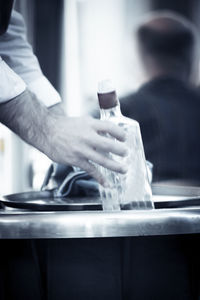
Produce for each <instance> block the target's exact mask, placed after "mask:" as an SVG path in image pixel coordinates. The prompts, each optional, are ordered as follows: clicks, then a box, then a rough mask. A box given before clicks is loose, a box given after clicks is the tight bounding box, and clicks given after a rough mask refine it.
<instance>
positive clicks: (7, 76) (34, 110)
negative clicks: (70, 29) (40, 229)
mask: <svg viewBox="0 0 200 300" xmlns="http://www.w3.org/2000/svg"><path fill="white" fill-rule="evenodd" d="M12 5H13V1H12V0H5V1H3V0H0V34H1V36H0V122H1V123H3V124H5V125H6V126H7V127H8V128H10V129H11V130H12V131H13V132H15V133H16V134H18V135H19V136H20V137H21V138H22V139H23V140H24V141H26V142H27V143H29V144H31V145H33V146H34V147H36V148H37V149H39V150H40V151H42V152H43V153H45V154H46V155H47V156H48V157H49V158H51V159H52V160H53V161H55V162H58V163H61V164H70V165H74V166H78V167H80V168H82V169H83V170H85V171H87V172H88V173H89V174H91V175H92V176H93V177H94V178H96V180H97V181H98V182H99V183H100V184H103V185H105V186H106V178H103V177H102V175H101V174H100V173H99V171H98V170H97V168H96V167H95V164H100V165H102V166H104V167H106V168H109V169H111V170H113V171H117V172H121V173H124V172H126V167H125V166H124V165H123V164H121V163H118V162H115V161H114V160H112V159H111V158H109V156H108V155H107V154H108V153H109V152H113V153H115V154H117V155H119V156H124V155H126V148H125V146H124V145H123V143H122V141H124V139H125V133H124V132H123V130H121V129H120V128H119V127H117V126H115V125H114V124H112V123H110V122H102V121H99V120H94V119H92V118H89V117H88V118H68V117H66V116H65V114H64V112H63V109H62V107H61V104H60V102H61V101H60V96H59V95H58V93H57V92H56V91H55V89H54V88H53V87H52V86H51V84H50V83H49V81H48V80H47V79H46V78H45V77H44V75H43V74H42V72H41V70H40V67H39V64H38V61H37V59H36V57H35V56H34V55H33V53H32V49H31V48H30V46H29V45H28V43H27V41H26V37H25V29H24V24H23V20H22V18H21V16H20V15H19V14H18V13H16V12H12V15H11V10H12ZM10 15H11V18H10ZM9 20H10V22H9ZM1 57H2V58H1ZM101 133H104V135H102V134H101ZM106 134H109V135H111V136H113V137H114V138H116V139H117V140H115V141H113V140H112V139H109V138H107V137H106ZM94 163H95V164H94ZM88 242H89V241H88ZM42 243H43V241H41V244H40V241H38V243H35V242H34V241H29V240H17V241H15V240H9V241H8V240H7V241H3V240H0V254H1V258H2V259H1V260H0V299H1V300H3V299H5V300H6V299H9V300H12V299H13V300H26V299H29V300H31V299H38V300H39V299H46V298H45V296H46V287H47V293H50V295H51V294H52V293H51V289H50V287H52V286H53V285H52V284H51V283H50V281H51V280H49V276H51V275H53V276H54V275H55V276H57V279H56V280H55V281H54V283H55V282H57V284H56V286H58V283H59V282H61V281H60V280H59V275H60V271H59V270H60V268H62V266H65V264H62V261H59V264H58V265H56V267H57V270H56V272H55V273H54V274H52V272H54V267H55V264H54V260H52V263H53V265H52V264H51V259H50V264H47V265H46V260H47V259H48V257H49V256H48V251H50V254H49V255H52V251H53V250H54V248H53V246H54V245H53V246H51V244H50V245H49V244H48V241H44V245H43V244H42ZM86 243H87V242H86ZM106 243H107V241H105V244H106ZM108 244H110V242H109V241H108ZM70 247H71V244H70V242H69V245H68V243H67V245H66V248H65V247H62V245H61V248H59V247H58V249H57V252H56V254H55V258H59V251H61V252H62V251H64V254H66V252H65V250H66V251H68V250H69V252H70V249H71V248H70ZM112 247H113V245H112V243H111V249H110V248H109V249H108V251H107V252H108V254H107V257H108V261H105V262H104V267H105V266H107V265H108V264H109V263H111V262H110V261H112V260H111V259H110V254H112V251H111V250H112ZM91 248H92V246H91V244H88V249H87V251H86V252H87V253H86V254H85V255H84V256H85V260H86V255H87V257H88V259H89V258H90V257H91ZM106 248H107V247H106ZM78 249H80V246H79V248H77V250H78ZM96 250H97V248H94V250H93V252H94V253H93V257H94V260H95V257H96V255H97V252H96ZM80 251H81V250H80ZM109 251H110V252H109ZM78 252H79V251H78ZM73 253H74V249H72V253H71V254H72V255H73ZM98 253H99V254H98V255H99V258H101V255H102V253H101V249H99V251H98ZM53 254H54V253H53ZM53 257H54V255H53ZM61 258H62V257H61ZM69 258H70V256H69ZM100 262H101V260H99V273H100V274H101V275H102V276H103V278H104V275H105V272H103V271H102V267H101V263H100ZM64 263H67V259H66V257H65V258H64ZM78 264H79V263H78V261H77V265H78ZM93 267H94V269H95V268H96V267H95V265H93ZM51 269H52V272H51ZM73 269H74V270H73V271H74V274H76V268H75V267H74V268H73ZM66 270H68V269H67V268H66ZM66 270H65V271H66ZM70 274H71V276H73V275H74V274H72V272H70ZM80 276H81V274H80ZM85 278H86V277H85ZM91 278H92V279H93V278H94V274H93V273H91ZM110 278H112V273H111V274H110V273H109V274H108V276H107V279H108V280H106V281H107V286H108V289H109V291H110V290H111V289H112V288H109V287H110V281H109V279H110ZM47 279H48V281H47ZM61 279H62V280H64V281H65V282H66V280H67V281H68V284H70V283H69V279H67V278H66V277H65V274H64V275H63V276H62V278H61ZM95 280H97V279H95ZM46 283H47V284H46ZM74 283H76V282H75V281H74ZM95 284H96V285H97V286H99V285H98V282H96V283H95ZM113 284H114V282H113ZM65 286H66V285H64V286H63V288H65ZM99 288H101V286H100V287H99ZM86 289H87V288H86ZM59 290H60V289H59ZM77 290H79V293H81V289H79V288H78V289H77ZM60 291H61V290H60ZM87 291H88V292H89V291H90V289H89V288H88V289H87ZM61 292H62V291H61ZM55 293H56V296H55V298H54V299H58V298H59V296H58V297H57V291H55ZM92 293H96V289H93V290H92ZM68 294H69V293H67V294H65V295H64V297H65V299H66V297H67V295H68ZM49 297H50V296H49ZM48 299H50V298H48Z"/></svg>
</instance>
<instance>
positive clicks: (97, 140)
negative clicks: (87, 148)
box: [91, 134, 128, 156]
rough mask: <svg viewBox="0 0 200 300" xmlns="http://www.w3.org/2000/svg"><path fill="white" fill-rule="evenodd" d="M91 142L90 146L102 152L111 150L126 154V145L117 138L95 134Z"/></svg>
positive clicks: (117, 153)
mask: <svg viewBox="0 0 200 300" xmlns="http://www.w3.org/2000/svg"><path fill="white" fill-rule="evenodd" d="M91 142H92V146H93V147H95V149H97V150H100V151H103V152H111V153H114V154H116V155H120V156H126V155H127V154H128V149H127V147H126V146H125V145H124V144H123V143H121V142H119V141H117V140H113V139H110V138H107V137H104V136H100V135H98V134H97V135H95V137H94V138H93V139H92V141H91Z"/></svg>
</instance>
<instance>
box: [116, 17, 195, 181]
mask: <svg viewBox="0 0 200 300" xmlns="http://www.w3.org/2000/svg"><path fill="white" fill-rule="evenodd" d="M197 35H198V33H197V30H196V28H195V27H194V25H193V24H192V23H191V22H189V21H188V20H187V19H185V18H184V17H182V16H180V15H178V14H176V13H173V12H169V11H158V12H155V13H151V14H150V15H149V16H148V18H146V19H145V21H144V22H143V23H142V24H141V25H140V26H139V27H138V30H137V41H138V48H139V54H140V59H141V62H142V66H143V69H144V73H145V83H144V84H143V85H142V86H141V87H140V88H139V89H138V91H136V92H135V93H133V94H130V95H128V96H127V97H125V98H124V99H122V101H121V109H122V113H123V114H124V115H125V116H127V117H129V118H133V119H135V120H137V121H138V122H139V123H140V126H141V132H142V137H143V142H144V148H145V154H146V158H147V160H149V161H151V162H152V163H153V165H154V168H153V180H154V181H163V180H181V181H182V180H184V181H187V182H192V183H196V181H197V182H200V157H199V153H200V140H199V132H198V128H200V118H199V111H200V97H199V94H198V92H197V89H196V85H197V83H198V79H199V69H198V68H199V51H200V47H199V40H198V36H197Z"/></svg>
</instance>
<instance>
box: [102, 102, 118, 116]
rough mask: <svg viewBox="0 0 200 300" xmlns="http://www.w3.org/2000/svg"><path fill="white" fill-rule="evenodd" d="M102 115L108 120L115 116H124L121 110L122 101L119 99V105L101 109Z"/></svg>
mask: <svg viewBox="0 0 200 300" xmlns="http://www.w3.org/2000/svg"><path fill="white" fill-rule="evenodd" d="M100 115H101V120H107V119H110V118H113V117H120V116H122V113H121V110H120V103H119V101H118V103H117V105H116V106H114V107H112V108H107V109H103V108H101V109H100Z"/></svg>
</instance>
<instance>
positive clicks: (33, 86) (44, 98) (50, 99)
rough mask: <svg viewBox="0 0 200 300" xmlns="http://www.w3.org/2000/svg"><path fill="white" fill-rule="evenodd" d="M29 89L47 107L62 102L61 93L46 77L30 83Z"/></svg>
mask: <svg viewBox="0 0 200 300" xmlns="http://www.w3.org/2000/svg"><path fill="white" fill-rule="evenodd" d="M28 89H29V91H30V92H31V93H33V94H34V95H35V97H36V98H37V99H38V100H39V101H41V102H42V103H43V104H44V105H45V106H47V107H50V106H53V105H55V104H57V103H60V102H61V98H60V95H59V93H58V92H57V91H56V89H55V88H54V87H53V86H52V84H51V83H50V82H49V80H48V79H47V78H46V77H45V76H41V77H39V78H37V79H36V80H34V81H32V82H30V83H29V84H28Z"/></svg>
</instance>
